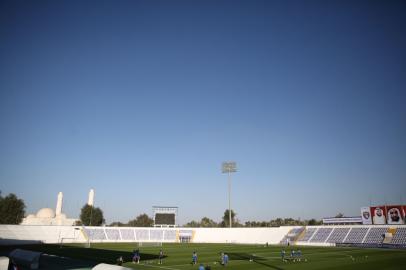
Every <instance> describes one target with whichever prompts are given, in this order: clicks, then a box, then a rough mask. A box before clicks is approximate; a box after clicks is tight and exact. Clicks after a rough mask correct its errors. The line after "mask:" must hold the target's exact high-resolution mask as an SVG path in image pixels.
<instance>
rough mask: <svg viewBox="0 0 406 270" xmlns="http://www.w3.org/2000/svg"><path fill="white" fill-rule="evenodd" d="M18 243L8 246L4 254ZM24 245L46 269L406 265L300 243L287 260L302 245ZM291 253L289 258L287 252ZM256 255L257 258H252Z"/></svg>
mask: <svg viewBox="0 0 406 270" xmlns="http://www.w3.org/2000/svg"><path fill="white" fill-rule="evenodd" d="M14 248H15V247H10V246H9V247H2V248H0V250H1V251H2V252H1V253H2V254H3V255H4V253H6V252H7V251H9V250H12V249H14ZM20 248H23V249H29V250H36V251H41V252H44V253H45V254H48V255H45V256H43V259H41V269H90V268H91V267H92V266H94V265H95V264H97V263H102V262H103V263H111V264H115V262H116V259H117V258H118V257H120V256H123V258H124V261H125V263H124V264H123V266H125V267H129V268H133V269H140V270H145V269H149V270H153V269H156V270H185V269H198V267H199V264H200V263H203V265H204V266H207V265H209V266H210V268H211V269H213V270H215V269H236V270H248V269H252V270H254V269H257V270H270V269H276V270H282V269H292V270H293V269H340V270H345V269H354V270H355V269H357V270H359V269H368V270H371V269H406V250H387V249H359V248H332V247H331V248H316V247H300V250H301V251H302V260H301V261H300V262H299V261H296V262H293V261H290V260H289V261H287V262H283V261H282V260H281V255H280V254H281V250H282V249H285V250H286V254H290V250H291V249H292V248H293V249H295V250H297V249H298V247H282V246H269V247H266V246H264V245H238V244H163V246H162V247H140V248H139V249H140V253H141V262H140V264H133V263H132V262H131V257H132V251H133V250H134V249H136V248H137V247H136V244H134V243H108V244H92V245H91V247H90V248H85V247H83V245H64V246H63V247H60V246H58V245H30V246H21V247H20ZM160 249H162V250H163V252H164V255H165V258H164V260H163V264H158V253H159V251H160ZM193 251H196V252H197V255H198V264H197V265H192V263H191V261H192V253H193ZM222 252H224V253H227V254H228V255H229V263H228V265H227V266H222V265H221V264H220V254H221V253H222ZM287 257H289V256H287ZM251 258H252V260H250V259H251Z"/></svg>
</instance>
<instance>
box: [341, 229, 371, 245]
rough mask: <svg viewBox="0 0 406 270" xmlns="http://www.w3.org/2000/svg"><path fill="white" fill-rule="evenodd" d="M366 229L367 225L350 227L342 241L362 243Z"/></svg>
mask: <svg viewBox="0 0 406 270" xmlns="http://www.w3.org/2000/svg"><path fill="white" fill-rule="evenodd" d="M368 230H369V228H368V227H362V228H352V229H351V231H350V232H349V234H348V235H347V237H346V238H345V239H344V243H362V242H363V240H364V237H365V235H366V234H367V232H368Z"/></svg>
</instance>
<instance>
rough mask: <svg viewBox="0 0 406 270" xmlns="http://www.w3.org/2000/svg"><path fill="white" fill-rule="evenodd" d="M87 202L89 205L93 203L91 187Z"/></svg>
mask: <svg viewBox="0 0 406 270" xmlns="http://www.w3.org/2000/svg"><path fill="white" fill-rule="evenodd" d="M87 204H88V205H90V206H93V205H94V190H93V189H91V190H90V191H89V200H88V201H87Z"/></svg>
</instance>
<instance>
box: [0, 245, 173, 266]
mask: <svg viewBox="0 0 406 270" xmlns="http://www.w3.org/2000/svg"><path fill="white" fill-rule="evenodd" d="M16 248H20V249H24V250H31V251H37V252H41V253H44V254H43V255H42V256H41V259H40V265H41V269H56V268H55V266H58V267H57V269H72V267H77V268H78V267H82V268H85V267H88V268H91V267H93V266H95V265H96V264H99V263H108V264H116V263H117V259H118V258H119V257H120V256H122V257H123V260H124V262H128V261H132V257H133V253H132V252H129V251H118V250H108V249H99V248H84V247H75V246H62V247H61V246H60V245H52V244H48V245H47V244H45V245H13V246H2V247H0V255H3V256H8V254H9V253H10V252H11V251H13V250H14V249H16ZM140 256H141V260H155V259H158V254H156V255H155V254H149V253H142V252H141V253H140ZM165 257H166V256H165Z"/></svg>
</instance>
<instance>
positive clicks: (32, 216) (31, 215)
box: [27, 214, 35, 218]
mask: <svg viewBox="0 0 406 270" xmlns="http://www.w3.org/2000/svg"><path fill="white" fill-rule="evenodd" d="M27 218H35V215H33V214H30V215H28V216H27Z"/></svg>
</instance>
